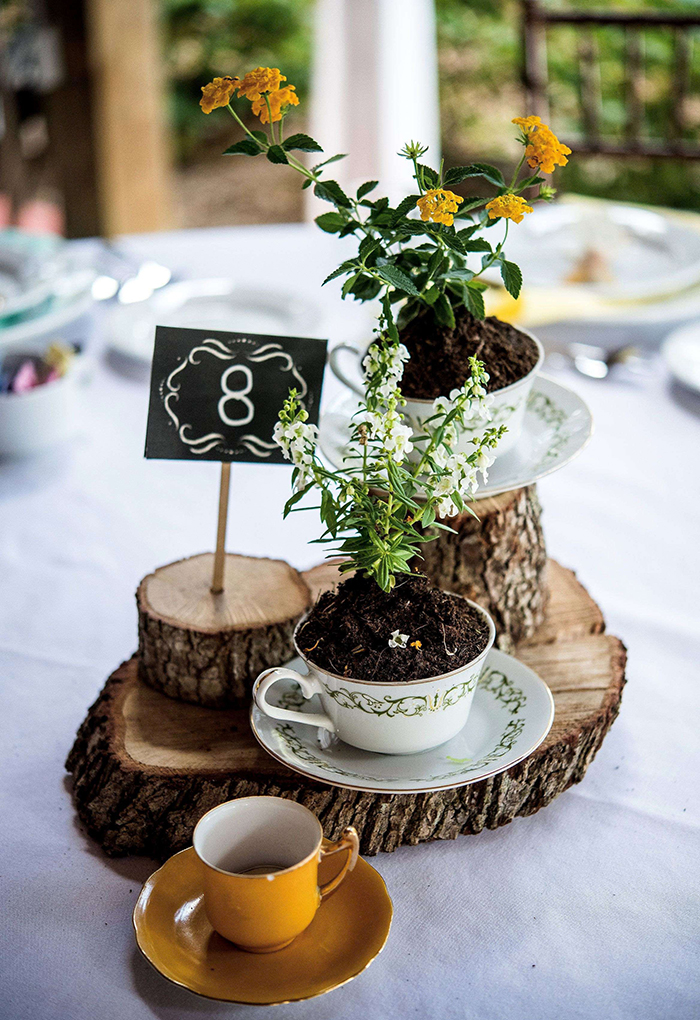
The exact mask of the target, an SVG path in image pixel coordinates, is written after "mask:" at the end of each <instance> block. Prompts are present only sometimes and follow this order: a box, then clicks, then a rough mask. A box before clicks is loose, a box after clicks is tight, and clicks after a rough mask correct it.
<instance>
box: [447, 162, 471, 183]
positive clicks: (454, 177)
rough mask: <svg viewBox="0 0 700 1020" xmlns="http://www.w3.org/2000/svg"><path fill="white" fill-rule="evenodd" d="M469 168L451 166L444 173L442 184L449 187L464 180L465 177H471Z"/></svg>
mask: <svg viewBox="0 0 700 1020" xmlns="http://www.w3.org/2000/svg"><path fill="white" fill-rule="evenodd" d="M470 169H471V168H470V167H468V166H453V167H450V169H449V170H448V171H447V172H446V174H445V176H444V178H443V184H444V185H445V186H446V187H449V185H450V184H459V183H460V181H463V180H466V178H467V177H471V176H472V175H471V174H470V172H469V171H470Z"/></svg>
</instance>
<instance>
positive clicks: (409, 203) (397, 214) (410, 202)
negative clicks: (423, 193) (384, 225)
mask: <svg viewBox="0 0 700 1020" xmlns="http://www.w3.org/2000/svg"><path fill="white" fill-rule="evenodd" d="M419 198H420V195H406V197H405V198H402V199H401V201H400V202H399V204H398V205H397V206H396V209H395V210H394V223H397V222H398V221H399V220H400V219H403V217H404V216H405V215H406V214H407V213H410V211H411V209H415V208H416V202H417V201H418V199H419Z"/></svg>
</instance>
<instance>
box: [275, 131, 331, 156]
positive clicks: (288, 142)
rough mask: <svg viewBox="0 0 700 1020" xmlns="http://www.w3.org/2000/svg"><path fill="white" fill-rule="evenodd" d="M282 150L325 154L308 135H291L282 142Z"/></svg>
mask: <svg viewBox="0 0 700 1020" xmlns="http://www.w3.org/2000/svg"><path fill="white" fill-rule="evenodd" d="M282 148H283V149H286V150H287V152H290V151H291V150H292V149H300V150H301V152H323V149H322V148H321V146H320V145H319V144H318V142H315V141H314V140H313V138H310V137H309V136H308V135H303V134H299V135H290V136H289V138H286V139H285V140H284V141H283V142H282Z"/></svg>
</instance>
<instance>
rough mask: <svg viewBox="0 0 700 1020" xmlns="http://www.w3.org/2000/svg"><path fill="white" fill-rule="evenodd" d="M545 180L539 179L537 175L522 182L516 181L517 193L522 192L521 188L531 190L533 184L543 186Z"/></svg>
mask: <svg viewBox="0 0 700 1020" xmlns="http://www.w3.org/2000/svg"><path fill="white" fill-rule="evenodd" d="M545 183H546V178H544V177H540V175H539V173H536V174H533V175H532V177H526V178H525V179H524V180H522V181H518V191H522V189H523V188H533V187H534V186H535V184H545Z"/></svg>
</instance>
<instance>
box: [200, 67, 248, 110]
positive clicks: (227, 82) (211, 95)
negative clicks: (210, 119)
mask: <svg viewBox="0 0 700 1020" xmlns="http://www.w3.org/2000/svg"><path fill="white" fill-rule="evenodd" d="M238 81H239V79H238V78H230V77H228V76H227V77H226V78H215V79H214V81H210V82H209V84H208V85H202V98H201V99H200V100H199V105H200V106H201V107H202V109H203V110H204V112H205V113H211V111H212V110H216V109H217V108H218V107H219V106H228V104H229V103H230V102H231V96H232V95H233V93H234V92H235V91H236V89H237V88H238Z"/></svg>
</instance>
